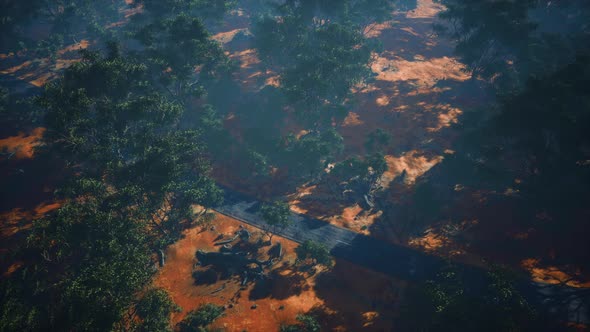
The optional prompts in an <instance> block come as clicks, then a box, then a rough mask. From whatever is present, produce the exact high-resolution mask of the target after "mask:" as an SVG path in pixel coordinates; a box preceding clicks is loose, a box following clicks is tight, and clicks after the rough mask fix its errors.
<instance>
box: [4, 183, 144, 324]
mask: <svg viewBox="0 0 590 332" xmlns="http://www.w3.org/2000/svg"><path fill="white" fill-rule="evenodd" d="M72 189H73V190H75V191H76V192H77V193H79V194H80V195H81V197H83V199H77V200H67V201H66V202H65V203H64V205H63V206H62V207H61V208H60V209H59V210H58V211H57V212H56V213H55V214H54V215H52V216H49V217H47V218H45V219H41V220H37V221H35V223H34V225H33V228H32V231H31V234H30V236H29V237H28V240H27V241H28V245H27V248H26V250H27V252H28V253H29V255H31V256H32V257H36V260H34V261H33V262H32V263H31V264H30V266H28V267H27V268H26V269H23V270H22V271H20V272H19V273H18V275H17V276H15V278H14V279H12V280H11V281H10V282H9V283H8V285H7V288H6V289H5V291H7V292H8V294H6V295H8V296H9V297H8V298H7V299H8V301H7V303H6V304H4V305H3V306H2V314H1V317H2V319H1V321H0V326H1V327H2V330H14V329H17V330H55V329H56V328H59V329H65V330H84V331H104V330H110V329H112V328H113V326H114V324H116V323H117V322H118V321H119V320H120V319H121V318H122V317H123V314H124V313H125V312H126V311H127V308H128V306H129V304H130V303H131V302H132V300H133V299H134V298H135V295H136V292H137V291H139V290H140V289H141V288H143V287H144V286H145V285H146V284H147V283H148V282H149V280H150V279H151V277H152V273H153V270H152V269H151V265H152V264H153V262H152V260H151V250H150V247H149V237H148V234H147V231H146V228H145V225H144V224H143V223H141V222H140V221H137V220H134V218H133V217H132V212H131V211H129V210H128V209H126V208H122V207H121V206H120V203H119V198H118V197H117V195H116V194H115V193H113V192H111V190H109V189H108V188H107V187H105V186H104V185H103V184H102V183H100V182H99V181H96V180H89V179H80V180H78V181H77V184H76V185H75V186H73V187H72ZM3 303H4V300H3Z"/></svg>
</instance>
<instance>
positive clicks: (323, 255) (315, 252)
mask: <svg viewBox="0 0 590 332" xmlns="http://www.w3.org/2000/svg"><path fill="white" fill-rule="evenodd" d="M295 253H296V254H297V260H299V261H300V262H311V263H312V264H313V265H316V264H320V265H324V266H326V267H331V266H332V265H333V264H334V262H333V260H332V256H331V255H330V250H328V248H327V247H326V246H325V245H323V244H321V243H317V242H314V241H310V240H307V241H305V242H303V243H302V244H300V245H299V246H298V247H297V248H295Z"/></svg>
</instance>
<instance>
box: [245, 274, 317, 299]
mask: <svg viewBox="0 0 590 332" xmlns="http://www.w3.org/2000/svg"><path fill="white" fill-rule="evenodd" d="M307 290H309V286H308V285H307V283H306V279H305V276H304V275H303V274H302V273H299V272H298V271H295V270H290V269H285V268H281V269H275V270H273V271H271V272H270V273H269V275H268V276H267V277H266V278H263V279H260V280H258V281H256V283H255V284H254V287H253V288H252V290H251V292H250V296H249V299H250V300H251V301H253V300H259V299H263V298H273V299H278V300H284V299H287V298H289V297H291V296H296V295H299V294H301V293H302V292H304V291H307Z"/></svg>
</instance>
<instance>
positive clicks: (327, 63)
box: [253, 1, 373, 127]
mask: <svg viewBox="0 0 590 332" xmlns="http://www.w3.org/2000/svg"><path fill="white" fill-rule="evenodd" d="M305 8H307V7H306V6H305V3H301V4H299V2H294V1H289V2H287V3H285V5H284V6H280V7H279V9H278V15H274V16H271V15H267V16H263V17H261V18H259V19H258V20H257V21H256V22H255V23H254V27H253V34H254V37H255V38H254V43H255V46H256V48H257V50H258V53H259V55H260V56H261V58H262V59H263V60H264V61H265V62H266V63H268V64H269V65H271V66H278V71H279V74H280V80H281V89H282V90H283V92H284V93H285V95H286V96H287V98H288V101H289V102H290V103H291V104H293V105H294V106H295V107H296V109H297V110H298V112H299V114H301V117H300V119H301V120H302V122H304V123H305V124H306V125H313V126H316V127H317V126H320V125H322V126H323V125H326V124H328V123H330V122H331V120H332V119H333V118H334V117H335V118H338V119H343V118H344V117H345V115H346V111H345V106H346V104H347V102H348V100H349V99H350V98H349V97H350V96H351V93H350V89H351V88H352V87H353V86H355V85H357V84H360V83H362V82H364V81H365V80H366V79H367V78H369V77H370V76H371V69H370V66H369V65H370V60H371V51H372V50H373V45H372V44H371V43H369V42H368V41H367V40H366V39H365V38H364V36H363V32H362V29H361V28H360V27H359V26H358V25H354V24H350V22H345V21H343V22H339V21H331V20H322V19H316V18H314V17H308V16H307V15H306V14H305Z"/></svg>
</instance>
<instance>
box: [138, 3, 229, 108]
mask: <svg viewBox="0 0 590 332" xmlns="http://www.w3.org/2000/svg"><path fill="white" fill-rule="evenodd" d="M135 38H137V40H139V41H140V42H141V43H142V44H143V45H144V46H145V50H143V51H142V53H141V55H142V57H145V59H146V63H148V64H150V68H151V70H152V71H153V74H154V75H155V76H157V77H159V78H160V79H159V81H160V83H161V84H162V86H163V87H165V89H166V91H168V92H169V93H170V94H171V95H172V96H173V97H174V98H175V99H177V100H181V101H182V102H185V100H184V99H185V98H188V97H195V96H196V97H200V96H202V95H203V93H204V88H203V86H202V82H203V81H206V80H207V79H210V78H212V77H214V76H215V75H217V74H218V73H219V72H220V71H224V70H228V69H229V68H230V63H229V61H228V58H227V57H226V56H225V54H224V52H223V49H222V48H221V47H220V46H219V44H218V43H217V42H215V41H214V40H212V39H211V38H210V34H209V32H208V31H207V29H206V28H205V26H204V25H203V23H202V22H201V21H200V20H199V19H198V18H194V17H191V16H189V15H187V14H179V15H177V16H174V17H171V18H165V19H162V20H156V21H154V22H152V23H150V24H147V25H144V26H142V27H141V28H140V29H139V30H138V31H137V32H136V33H135ZM197 67H198V68H197Z"/></svg>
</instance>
